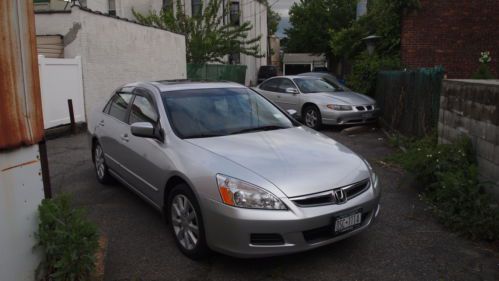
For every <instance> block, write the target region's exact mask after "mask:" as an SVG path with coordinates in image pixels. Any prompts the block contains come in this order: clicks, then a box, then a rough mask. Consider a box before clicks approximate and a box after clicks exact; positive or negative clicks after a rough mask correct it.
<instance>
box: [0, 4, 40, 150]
mask: <svg viewBox="0 0 499 281" xmlns="http://www.w3.org/2000/svg"><path fill="white" fill-rule="evenodd" d="M43 134H44V130H43V115H42V103H41V96H40V78H39V74H38V58H37V53H36V38H35V22H34V14H33V1H27V0H0V150H5V149H13V148H17V147H20V146H23V145H32V144H35V143H38V142H40V141H41V140H42V139H43Z"/></svg>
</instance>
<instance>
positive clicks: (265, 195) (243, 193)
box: [217, 174, 287, 210]
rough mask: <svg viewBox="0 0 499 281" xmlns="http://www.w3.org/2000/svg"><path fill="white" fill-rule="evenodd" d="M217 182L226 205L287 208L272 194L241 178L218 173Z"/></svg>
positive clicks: (275, 208)
mask: <svg viewBox="0 0 499 281" xmlns="http://www.w3.org/2000/svg"><path fill="white" fill-rule="evenodd" d="M217 184H218V191H219V192H220V196H221V197H222V201H223V202H224V203H225V204H227V205H230V206H234V207H240V208H251V209H269V210H286V209H287V208H286V205H284V203H282V201H281V200H280V199H279V198H277V197H276V196H275V195H274V194H272V193H270V192H268V191H266V190H264V189H262V188H260V187H257V186H255V185H252V184H250V183H247V182H244V181H242V180H238V179H235V178H231V177H228V176H224V175H220V174H218V175H217Z"/></svg>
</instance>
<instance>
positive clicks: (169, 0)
mask: <svg viewBox="0 0 499 281" xmlns="http://www.w3.org/2000/svg"><path fill="white" fill-rule="evenodd" d="M161 8H162V9H163V10H171V9H173V0H163V6H162V7H161Z"/></svg>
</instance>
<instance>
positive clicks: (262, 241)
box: [250, 233, 284, 245]
mask: <svg viewBox="0 0 499 281" xmlns="http://www.w3.org/2000/svg"><path fill="white" fill-rule="evenodd" d="M250 243H251V244H252V245H283V244H284V238H282V236H281V235H280V234H277V233H252V234H251V235H250Z"/></svg>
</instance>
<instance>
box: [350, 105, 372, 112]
mask: <svg viewBox="0 0 499 281" xmlns="http://www.w3.org/2000/svg"><path fill="white" fill-rule="evenodd" d="M355 108H356V109H357V110H358V111H370V110H373V109H374V105H359V106H356V107H355Z"/></svg>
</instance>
